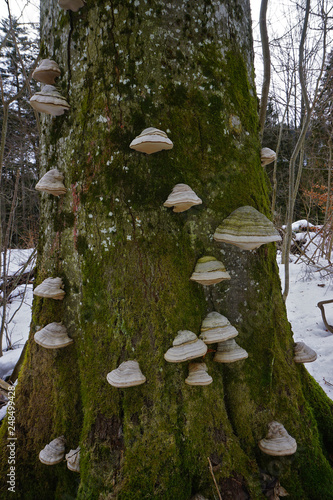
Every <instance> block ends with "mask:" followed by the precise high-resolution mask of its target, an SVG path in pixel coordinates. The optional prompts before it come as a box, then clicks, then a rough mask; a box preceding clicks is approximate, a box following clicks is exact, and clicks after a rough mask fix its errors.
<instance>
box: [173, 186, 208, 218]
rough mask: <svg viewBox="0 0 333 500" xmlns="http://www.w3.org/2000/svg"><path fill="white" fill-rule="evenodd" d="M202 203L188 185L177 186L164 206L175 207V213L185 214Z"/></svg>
mask: <svg viewBox="0 0 333 500" xmlns="http://www.w3.org/2000/svg"><path fill="white" fill-rule="evenodd" d="M201 203H202V200H200V198H199V197H198V196H197V195H196V194H195V192H194V191H193V190H192V189H191V188H190V186H188V185H187V184H176V185H175V187H174V188H173V190H172V192H171V194H169V196H168V199H167V201H166V202H165V203H164V206H165V207H168V208H170V207H174V209H173V211H174V212H185V210H188V209H189V208H191V207H193V205H201Z"/></svg>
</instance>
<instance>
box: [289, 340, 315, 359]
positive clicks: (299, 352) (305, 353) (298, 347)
mask: <svg viewBox="0 0 333 500" xmlns="http://www.w3.org/2000/svg"><path fill="white" fill-rule="evenodd" d="M294 354H295V357H294V361H295V363H312V362H313V361H316V359H317V353H316V352H315V351H314V350H313V349H311V347H309V346H308V345H306V344H304V342H295V344H294Z"/></svg>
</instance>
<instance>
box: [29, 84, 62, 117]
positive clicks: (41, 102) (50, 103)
mask: <svg viewBox="0 0 333 500" xmlns="http://www.w3.org/2000/svg"><path fill="white" fill-rule="evenodd" d="M29 102H30V104H31V106H32V107H33V108H34V109H35V110H36V111H39V112H40V113H47V114H49V115H52V116H60V115H63V114H64V112H65V111H66V110H67V109H70V105H69V104H68V102H67V101H66V99H65V98H64V97H62V95H61V94H59V92H58V91H57V89H56V88H55V87H54V86H53V85H44V87H43V88H42V90H41V91H40V92H36V94H34V95H33V96H32V97H31V99H30V101H29Z"/></svg>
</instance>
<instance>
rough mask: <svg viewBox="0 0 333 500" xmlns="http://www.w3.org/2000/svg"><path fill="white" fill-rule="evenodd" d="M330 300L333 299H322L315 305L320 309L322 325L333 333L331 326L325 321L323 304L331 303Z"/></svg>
mask: <svg viewBox="0 0 333 500" xmlns="http://www.w3.org/2000/svg"><path fill="white" fill-rule="evenodd" d="M332 302H333V300H322V301H321V302H318V304H317V306H318V307H319V309H320V310H321V316H322V318H323V322H324V325H325V326H326V328H327V330H328V331H329V332H331V333H333V326H331V325H329V324H328V323H327V319H326V315H325V309H324V304H332Z"/></svg>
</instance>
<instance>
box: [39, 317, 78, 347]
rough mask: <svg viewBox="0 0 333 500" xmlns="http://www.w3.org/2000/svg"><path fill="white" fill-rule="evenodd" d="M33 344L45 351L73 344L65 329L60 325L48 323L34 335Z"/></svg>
mask: <svg viewBox="0 0 333 500" xmlns="http://www.w3.org/2000/svg"><path fill="white" fill-rule="evenodd" d="M34 339H35V342H36V343H37V344H39V345H41V346H42V347H45V348H46V349H59V348H60V347H66V346H68V345H70V344H72V343H73V339H71V338H70V337H68V335H67V330H66V327H64V326H63V325H62V324H61V323H49V324H48V325H46V326H44V328H42V329H41V330H39V331H38V332H36V333H35V335H34Z"/></svg>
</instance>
